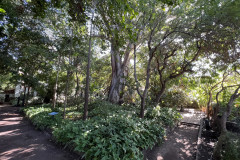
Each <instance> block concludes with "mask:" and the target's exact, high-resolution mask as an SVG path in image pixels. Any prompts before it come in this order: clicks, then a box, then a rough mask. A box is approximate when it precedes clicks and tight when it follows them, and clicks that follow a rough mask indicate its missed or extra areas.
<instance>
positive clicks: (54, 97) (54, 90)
mask: <svg viewBox="0 0 240 160" xmlns="http://www.w3.org/2000/svg"><path fill="white" fill-rule="evenodd" d="M59 65H60V56H59V58H58V68H57V76H56V81H55V85H54V89H53V108H55V107H56V97H57V87H58V76H59Z"/></svg>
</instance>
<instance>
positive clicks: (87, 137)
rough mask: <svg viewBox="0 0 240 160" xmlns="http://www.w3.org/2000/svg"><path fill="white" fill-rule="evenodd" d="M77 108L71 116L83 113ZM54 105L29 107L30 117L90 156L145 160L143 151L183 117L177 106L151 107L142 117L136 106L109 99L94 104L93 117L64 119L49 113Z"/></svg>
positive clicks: (26, 110)
mask: <svg viewBox="0 0 240 160" xmlns="http://www.w3.org/2000/svg"><path fill="white" fill-rule="evenodd" d="M76 110H77V108H76V107H68V108H67V113H66V115H67V117H69V116H76V115H77V116H79V115H80V116H81V113H80V112H77V111H76ZM52 111H53V109H52V108H51V105H46V104H45V105H42V106H40V107H39V106H36V107H30V108H25V109H24V112H25V114H26V116H27V117H29V119H30V120H31V121H32V122H33V124H35V125H36V126H37V128H40V129H44V128H52V129H53V136H54V138H55V140H56V141H57V142H59V143H61V144H63V145H66V146H68V147H70V148H72V149H74V150H76V151H78V152H82V153H84V157H85V159H86V160H88V159H116V160H117V159H137V160H138V159H143V154H142V150H143V149H147V148H149V147H150V148H151V147H153V146H154V145H155V143H156V142H159V143H160V142H162V139H163V137H164V134H165V131H164V129H163V127H162V126H163V125H162V124H164V125H173V124H174V123H175V121H177V120H178V119H179V118H180V115H179V114H178V113H177V112H176V110H174V109H169V108H160V107H155V108H152V109H149V110H148V111H147V114H146V118H145V119H140V118H138V116H137V114H136V108H135V107H133V106H118V105H113V104H111V103H109V102H105V101H97V102H95V103H92V104H91V105H90V110H89V116H90V119H88V120H86V121H82V120H77V121H71V120H63V119H62V117H61V113H62V108H61V107H60V108H57V109H54V111H58V112H59V114H58V115H56V116H55V117H52V116H49V115H48V113H50V112H52Z"/></svg>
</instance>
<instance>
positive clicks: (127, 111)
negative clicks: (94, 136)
mask: <svg viewBox="0 0 240 160" xmlns="http://www.w3.org/2000/svg"><path fill="white" fill-rule="evenodd" d="M89 108H90V112H89V117H107V116H114V115H116V114H117V115H125V116H127V117H132V116H135V115H136V109H135V108H133V107H131V106H119V105H115V104H112V103H110V102H107V101H103V100H98V101H95V102H94V103H92V104H90V107H89Z"/></svg>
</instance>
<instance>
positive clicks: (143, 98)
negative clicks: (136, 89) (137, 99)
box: [140, 55, 153, 118]
mask: <svg viewBox="0 0 240 160" xmlns="http://www.w3.org/2000/svg"><path fill="white" fill-rule="evenodd" d="M152 58H153V56H152V55H150V57H149V60H148V65H147V74H146V83H145V89H144V91H143V95H142V98H141V110H140V118H144V110H145V105H146V98H147V93H148V89H149V85H150V83H149V80H150V77H151V75H150V71H151V62H152Z"/></svg>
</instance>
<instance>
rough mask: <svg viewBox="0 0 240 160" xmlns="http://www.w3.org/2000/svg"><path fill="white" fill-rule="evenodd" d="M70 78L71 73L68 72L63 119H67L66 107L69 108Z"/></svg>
mask: <svg viewBox="0 0 240 160" xmlns="http://www.w3.org/2000/svg"><path fill="white" fill-rule="evenodd" d="M69 77H70V72H69V71H67V84H66V88H65V100H64V111H63V119H65V118H66V107H67V100H68V88H69Z"/></svg>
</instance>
